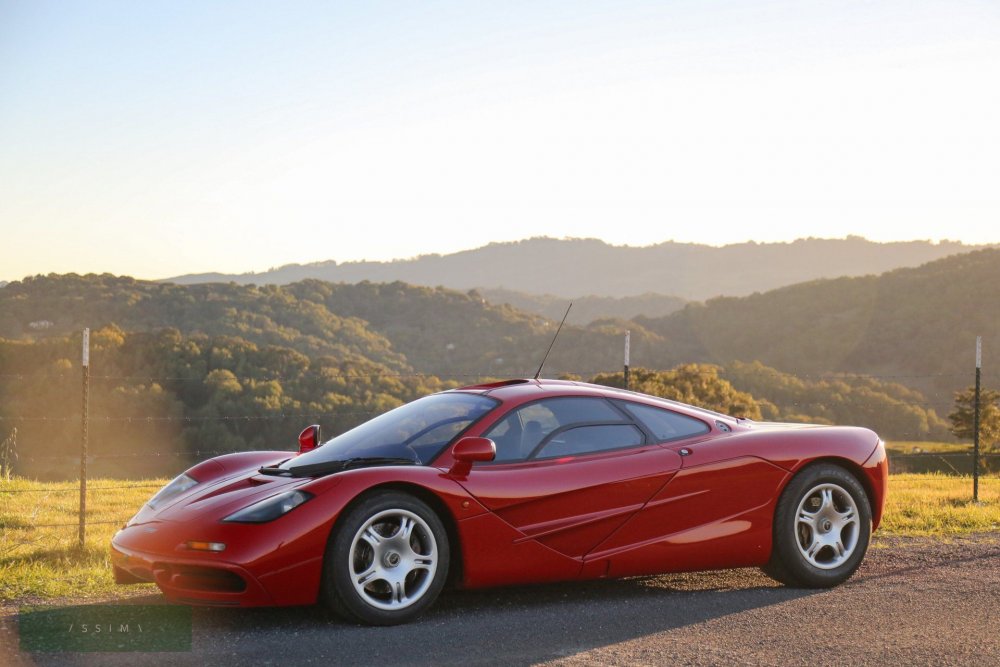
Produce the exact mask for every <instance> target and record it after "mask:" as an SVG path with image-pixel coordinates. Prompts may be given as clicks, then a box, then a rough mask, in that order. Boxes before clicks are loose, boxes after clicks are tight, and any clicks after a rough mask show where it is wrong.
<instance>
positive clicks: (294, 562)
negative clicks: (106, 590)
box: [111, 513, 330, 607]
mask: <svg viewBox="0 0 1000 667" xmlns="http://www.w3.org/2000/svg"><path fill="white" fill-rule="evenodd" d="M302 514H303V515H304V513H302ZM288 518H293V517H292V515H289V517H288ZM329 530H330V529H329V526H326V525H322V524H321V525H318V526H317V525H315V524H313V525H312V526H311V527H310V528H309V529H306V530H301V531H299V530H295V529H294V525H293V524H292V523H291V522H282V521H277V522H272V523H266V524H237V523H220V522H217V521H204V522H193V523H182V522H175V521H152V522H147V523H138V524H132V525H129V526H126V527H125V528H123V529H122V530H120V531H118V533H116V534H115V536H114V538H113V539H112V540H111V561H112V564H113V565H114V572H115V581H116V582H118V583H122V584H128V583H138V582H152V583H155V584H156V585H157V586H158V587H159V588H160V590H161V591H163V594H164V595H165V596H166V597H167V599H168V600H170V601H172V602H181V603H185V604H198V605H215V606H227V607H228V606H239V607H257V606H270V605H274V606H288V605H303V604H314V603H315V602H316V601H317V600H318V598H319V587H320V580H321V578H322V571H323V554H324V551H325V548H326V538H327V535H328V534H329ZM192 538H193V539H196V540H205V541H219V542H223V543H225V544H226V545H227V547H226V549H225V551H223V552H208V551H194V550H191V549H188V548H185V543H186V541H187V540H189V539H192Z"/></svg>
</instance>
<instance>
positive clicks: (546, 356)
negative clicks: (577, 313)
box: [535, 301, 573, 380]
mask: <svg viewBox="0 0 1000 667" xmlns="http://www.w3.org/2000/svg"><path fill="white" fill-rule="evenodd" d="M572 307H573V302H572V301H570V302H569V308H567V309H566V314H565V315H563V318H562V322H560V323H559V328H558V329H556V335H555V336H553V337H552V342H551V343H549V349H547V350H545V356H544V357H542V363H540V364H538V370H537V371H535V379H536V380H537V379H538V376H539V375H541V374H542V366H544V365H545V360H546V359H548V358H549V352H551V351H552V346H553V345H555V344H556V338H559V332H560V331H562V325H563V324H565V323H566V316H567V315H569V309H570V308H572Z"/></svg>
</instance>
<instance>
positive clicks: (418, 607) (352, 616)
mask: <svg viewBox="0 0 1000 667" xmlns="http://www.w3.org/2000/svg"><path fill="white" fill-rule="evenodd" d="M448 549H449V546H448V534H447V532H446V531H445V528H444V525H443V524H442V523H441V519H440V518H438V516H437V514H436V513H435V512H434V511H433V510H432V509H431V508H430V507H428V506H427V505H426V503H424V502H423V501H421V500H419V499H417V498H415V497H413V496H411V495H408V494H405V493H400V492H397V491H384V492H379V493H375V494H373V495H371V496H369V497H368V498H366V499H364V500H362V501H361V502H360V503H359V504H357V505H356V506H354V507H353V508H352V509H350V510H349V511H348V514H347V515H346V516H345V517H344V518H343V519H342V520H341V521H340V522H338V526H337V528H336V530H335V531H334V534H333V535H332V536H331V540H330V543H329V544H328V546H327V551H326V559H325V563H324V581H323V594H324V598H325V600H326V602H327V604H328V605H330V606H331V607H333V609H334V610H335V611H336V612H338V613H339V614H340V615H341V616H344V617H345V618H347V619H348V620H353V621H361V622H363V623H369V624H372V625H395V624H397V623H405V622H407V621H410V620H412V619H414V618H416V617H417V616H418V615H419V614H420V613H421V612H423V611H424V610H425V609H427V607H429V606H430V605H431V604H433V603H434V600H435V599H436V598H437V596H438V593H440V592H441V588H442V587H443V586H444V582H445V579H446V578H447V576H448V562H449V550H448Z"/></svg>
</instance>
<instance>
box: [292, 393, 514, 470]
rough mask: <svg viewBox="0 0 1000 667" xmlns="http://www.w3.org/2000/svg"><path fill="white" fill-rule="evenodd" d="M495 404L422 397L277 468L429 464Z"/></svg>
mask: <svg viewBox="0 0 1000 667" xmlns="http://www.w3.org/2000/svg"><path fill="white" fill-rule="evenodd" d="M497 404H498V401H497V400H496V399H492V398H487V397H486V396H481V395H479V394H465V393H450V392H449V393H443V394H433V395H431V396H425V397H424V398H421V399H418V400H416V401H413V402H412V403H407V404H406V405H403V406H400V407H398V408H396V409H395V410H390V411H389V412H386V413H385V414H383V415H379V416H378V417H376V418H375V419H372V420H370V421H367V422H365V423H364V424H361V425H360V426H357V427H355V428H352V429H351V430H350V431H347V432H346V433H342V434H341V435H338V436H337V437H336V438H333V439H332V440H328V441H327V442H325V443H323V446H322V447H317V448H316V449H314V450H313V451H311V452H307V453H305V454H303V455H302V456H296V457H295V458H293V459H289V460H288V461H285V462H284V463H283V464H281V466H280V467H281V468H284V469H285V470H294V469H295V468H298V467H300V466H311V465H315V464H322V463H329V462H331V461H348V460H351V459H359V458H377V459H383V458H384V459H404V460H406V461H412V462H413V463H419V464H421V465H427V464H428V463H430V462H431V461H433V460H434V459H435V458H436V457H437V455H438V453H439V452H440V451H441V449H442V448H443V447H444V446H445V445H447V444H448V443H449V442H451V441H452V440H453V439H454V438H455V436H457V435H458V434H460V433H462V432H463V431H465V429H467V428H468V427H469V426H471V425H472V424H473V423H474V422H475V421H476V420H477V419H479V418H480V417H482V416H483V415H485V414H486V413H487V412H489V411H490V410H492V409H493V408H494V407H496V406H497Z"/></svg>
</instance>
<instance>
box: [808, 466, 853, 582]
mask: <svg viewBox="0 0 1000 667" xmlns="http://www.w3.org/2000/svg"><path fill="white" fill-rule="evenodd" d="M859 526H860V524H859V523H858V505H857V503H856V502H855V501H854V498H853V497H852V496H851V494H850V493H848V492H847V491H846V490H845V489H844V488H843V487H841V486H839V485H837V484H831V483H829V482H826V483H823V484H818V485H816V486H814V487H813V488H812V489H810V490H809V491H808V492H806V493H805V494H804V495H803V496H802V500H801V501H800V502H799V507H798V510H796V512H795V543H796V544H797V545H798V547H799V553H801V554H802V557H803V558H805V559H806V561H807V562H808V563H809V564H811V565H813V566H815V567H818V568H820V569H822V570H832V569H833V568H835V567H839V566H841V565H843V564H844V563H845V562H847V559H848V558H850V557H851V554H853V553H854V550H855V548H857V546H858V534H859V532H860V531H859V530H858V528H859Z"/></svg>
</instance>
